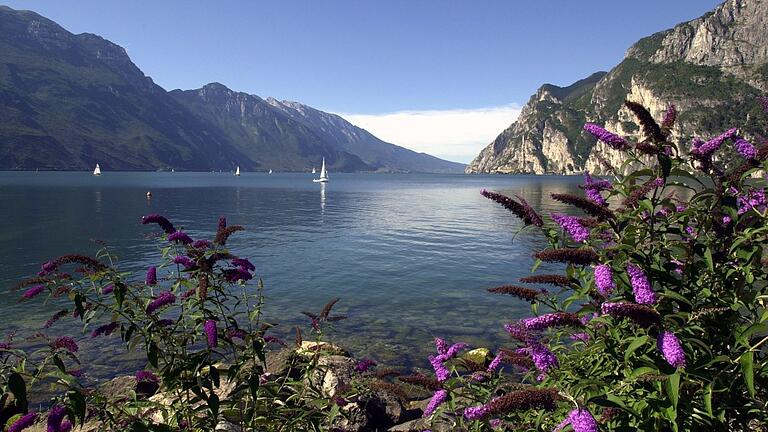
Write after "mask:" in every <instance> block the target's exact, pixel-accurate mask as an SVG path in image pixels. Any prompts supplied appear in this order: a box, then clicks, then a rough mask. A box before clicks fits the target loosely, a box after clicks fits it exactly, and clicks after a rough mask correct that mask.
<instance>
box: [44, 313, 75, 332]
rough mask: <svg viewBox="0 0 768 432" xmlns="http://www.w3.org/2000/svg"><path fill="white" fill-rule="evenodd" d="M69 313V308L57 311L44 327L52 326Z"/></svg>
mask: <svg viewBox="0 0 768 432" xmlns="http://www.w3.org/2000/svg"><path fill="white" fill-rule="evenodd" d="M68 313H69V310H67V309H64V310H60V311H58V312H56V313H55V314H53V315H52V316H51V317H50V318H48V321H46V322H45V325H44V326H43V328H50V327H51V326H52V325H53V324H54V323H55V322H56V321H58V320H60V319H61V318H63V317H65V316H66V315H67V314H68Z"/></svg>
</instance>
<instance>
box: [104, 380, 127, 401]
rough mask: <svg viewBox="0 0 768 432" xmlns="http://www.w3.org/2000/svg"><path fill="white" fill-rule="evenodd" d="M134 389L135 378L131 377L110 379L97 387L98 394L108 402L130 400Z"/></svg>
mask: <svg viewBox="0 0 768 432" xmlns="http://www.w3.org/2000/svg"><path fill="white" fill-rule="evenodd" d="M135 389H136V378H135V377H133V376H121V377H117V378H112V379H111V380H109V381H107V382H105V383H104V384H102V385H100V386H99V393H101V394H102V395H104V396H105V397H106V398H107V399H109V400H113V401H114V400H122V399H132V398H133V392H134V391H135Z"/></svg>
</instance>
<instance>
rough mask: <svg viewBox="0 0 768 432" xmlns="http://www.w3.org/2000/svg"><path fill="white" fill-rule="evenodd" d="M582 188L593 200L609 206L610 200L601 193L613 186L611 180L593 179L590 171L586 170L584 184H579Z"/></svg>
mask: <svg viewBox="0 0 768 432" xmlns="http://www.w3.org/2000/svg"><path fill="white" fill-rule="evenodd" d="M579 187H580V188H581V189H584V193H585V194H586V195H587V198H589V199H590V200H591V201H593V202H594V203H596V204H599V205H601V206H607V205H608V202H607V201H606V200H605V198H603V196H602V195H600V192H601V191H604V190H610V189H611V188H612V187H613V186H612V185H611V182H609V181H608V180H604V179H600V178H598V179H593V178H592V176H591V175H589V172H584V184H583V185H579Z"/></svg>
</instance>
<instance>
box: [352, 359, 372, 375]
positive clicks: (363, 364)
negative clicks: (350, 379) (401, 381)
mask: <svg viewBox="0 0 768 432" xmlns="http://www.w3.org/2000/svg"><path fill="white" fill-rule="evenodd" d="M373 366H376V362H375V361H373V360H371V359H362V360H360V361H359V362H357V364H356V365H355V372H366V371H367V370H368V369H370V368H372V367H373Z"/></svg>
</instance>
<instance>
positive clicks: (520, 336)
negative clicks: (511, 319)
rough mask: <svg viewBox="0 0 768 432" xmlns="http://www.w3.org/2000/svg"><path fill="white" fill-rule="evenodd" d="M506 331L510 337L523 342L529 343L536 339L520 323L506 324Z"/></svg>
mask: <svg viewBox="0 0 768 432" xmlns="http://www.w3.org/2000/svg"><path fill="white" fill-rule="evenodd" d="M504 330H506V331H507V333H509V335H510V336H512V337H513V338H515V339H517V340H519V341H521V342H528V341H530V340H533V339H534V338H535V337H534V336H533V335H531V332H530V331H528V329H527V328H526V327H525V326H524V325H523V324H522V323H519V322H517V323H511V324H504Z"/></svg>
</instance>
